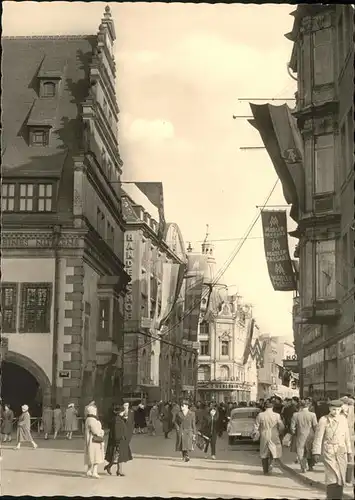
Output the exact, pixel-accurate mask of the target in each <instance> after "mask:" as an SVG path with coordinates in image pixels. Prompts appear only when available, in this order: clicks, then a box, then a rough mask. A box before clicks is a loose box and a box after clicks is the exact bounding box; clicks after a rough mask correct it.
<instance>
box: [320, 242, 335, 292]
mask: <svg viewBox="0 0 355 500" xmlns="http://www.w3.org/2000/svg"><path fill="white" fill-rule="evenodd" d="M335 285H336V281H335V240H326V241H318V242H317V243H316V297H317V299H333V298H335V297H336V286H335Z"/></svg>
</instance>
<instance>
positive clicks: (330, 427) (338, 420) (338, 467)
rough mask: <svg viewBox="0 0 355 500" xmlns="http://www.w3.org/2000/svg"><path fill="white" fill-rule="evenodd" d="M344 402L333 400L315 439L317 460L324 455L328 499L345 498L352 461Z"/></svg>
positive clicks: (322, 419) (318, 427)
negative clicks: (347, 474) (347, 476)
mask: <svg viewBox="0 0 355 500" xmlns="http://www.w3.org/2000/svg"><path fill="white" fill-rule="evenodd" d="M342 405H343V402H342V401H338V400H336V401H331V402H330V404H329V414H328V415H327V416H325V417H321V418H320V420H319V422H318V426H317V429H316V433H315V436H314V441H313V449H312V451H313V455H314V459H315V462H318V461H319V458H320V456H321V455H322V456H323V463H324V472H325V483H326V485H327V499H328V500H333V499H339V498H343V489H344V485H345V483H346V469H347V466H348V464H350V463H352V460H353V456H352V448H351V443H350V434H349V427H348V423H347V421H346V419H345V418H344V416H343V415H342V414H341V408H342Z"/></svg>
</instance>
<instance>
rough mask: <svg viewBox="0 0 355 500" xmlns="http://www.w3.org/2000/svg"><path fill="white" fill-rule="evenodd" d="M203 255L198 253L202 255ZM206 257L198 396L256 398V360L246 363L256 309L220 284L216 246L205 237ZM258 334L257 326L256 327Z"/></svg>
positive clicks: (205, 398) (206, 398) (204, 398)
mask: <svg viewBox="0 0 355 500" xmlns="http://www.w3.org/2000/svg"><path fill="white" fill-rule="evenodd" d="M200 256H201V254H197V257H200ZM202 256H206V266H205V273H204V284H205V287H206V288H207V289H208V288H209V289H210V290H211V292H210V296H209V299H208V298H206V297H205V298H204V299H203V301H202V305H201V319H200V323H199V330H198V341H199V356H198V399H200V400H201V401H216V402H223V401H224V402H229V401H230V402H240V401H246V402H248V401H253V400H254V401H255V400H256V396H257V369H256V362H255V360H253V359H251V358H249V359H248V361H247V363H246V364H243V354H244V350H245V344H246V338H247V333H248V328H249V325H250V322H251V320H252V310H251V307H250V306H248V305H242V304H241V303H240V297H239V296H237V295H234V296H231V295H229V294H228V289H227V287H226V286H225V285H223V284H220V283H217V282H216V280H215V278H216V272H215V271H216V269H215V266H216V261H215V258H214V256H213V245H212V244H211V243H210V242H208V241H207V240H205V242H204V243H203V245H202ZM254 330H255V332H254V334H255V335H256V330H257V327H256V328H254Z"/></svg>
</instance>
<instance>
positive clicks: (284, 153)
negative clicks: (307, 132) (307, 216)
mask: <svg viewBox="0 0 355 500" xmlns="http://www.w3.org/2000/svg"><path fill="white" fill-rule="evenodd" d="M250 108H251V111H252V114H253V116H254V119H253V120H249V123H250V124H251V125H253V127H255V128H256V129H257V130H258V132H259V133H260V136H261V139H262V141H263V143H264V145H265V148H266V150H267V152H268V154H269V156H270V159H271V161H272V163H273V165H274V167H275V170H276V173H277V175H278V177H279V178H280V180H281V183H282V188H283V193H284V196H285V199H286V202H287V203H288V204H290V205H292V207H291V214H290V215H291V217H292V218H293V219H294V220H295V221H296V222H297V220H298V212H299V209H301V210H302V211H303V210H304V191H305V189H304V188H305V175H304V167H303V157H304V152H303V140H302V137H301V134H300V131H299V130H298V128H297V122H296V119H295V118H294V117H293V116H292V114H291V112H290V108H289V107H288V106H287V105H286V104H283V105H282V106H273V105H271V104H261V105H259V104H252V103H250Z"/></svg>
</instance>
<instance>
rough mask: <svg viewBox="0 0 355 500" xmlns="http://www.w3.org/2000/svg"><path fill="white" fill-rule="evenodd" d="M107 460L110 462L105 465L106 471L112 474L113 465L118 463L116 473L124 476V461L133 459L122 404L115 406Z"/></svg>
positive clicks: (106, 455)
mask: <svg viewBox="0 0 355 500" xmlns="http://www.w3.org/2000/svg"><path fill="white" fill-rule="evenodd" d="M105 460H106V461H107V462H108V464H107V465H106V466H105V471H107V473H108V474H109V475H110V476H111V467H112V466H113V465H114V464H117V471H116V475H117V476H124V474H122V463H125V462H129V461H130V460H132V453H131V448H130V446H129V433H128V427H127V423H126V422H125V411H124V409H123V407H122V406H118V405H116V406H115V407H114V408H113V418H112V419H111V425H110V432H109V436H108V442H107V448H106V454H105Z"/></svg>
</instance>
